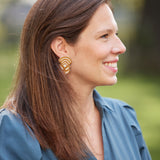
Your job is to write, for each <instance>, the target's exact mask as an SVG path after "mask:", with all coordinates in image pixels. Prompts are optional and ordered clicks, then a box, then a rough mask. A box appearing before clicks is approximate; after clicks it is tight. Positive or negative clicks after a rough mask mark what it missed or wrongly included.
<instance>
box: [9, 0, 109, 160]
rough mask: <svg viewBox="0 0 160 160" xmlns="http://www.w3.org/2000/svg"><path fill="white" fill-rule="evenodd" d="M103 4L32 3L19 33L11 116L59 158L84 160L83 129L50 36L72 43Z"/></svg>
mask: <svg viewBox="0 0 160 160" xmlns="http://www.w3.org/2000/svg"><path fill="white" fill-rule="evenodd" d="M102 3H107V1H106V0H38V1H37V2H36V3H35V4H34V6H33V7H32V8H31V10H30V12H29V14H28V16H27V18H26V21H25V23H24V27H23V32H22V35H21V45H20V61H19V65H18V71H17V80H16V83H15V88H14V90H13V91H12V94H11V96H10V97H14V98H15V100H14V102H15V105H16V110H17V113H19V114H20V116H21V118H22V120H23V122H24V123H26V124H27V125H29V127H30V128H31V129H32V130H33V133H34V134H35V136H36V138H37V139H38V141H39V143H40V145H41V147H42V148H43V149H48V148H50V149H51V150H52V151H53V152H54V154H55V155H56V156H57V158H58V159H60V160H62V159H63V160H64V159H65V160H71V159H74V160H76V159H85V155H86V152H87V150H86V147H85V143H84V142H83V135H84V134H83V133H84V132H83V127H82V125H81V123H80V120H79V119H78V118H77V113H78V112H77V110H76V108H74V107H73V106H74V105H73V104H75V99H74V96H73V95H74V91H73V90H72V88H71V87H70V83H69V82H68V80H67V78H66V76H65V75H64V74H63V73H62V71H61V70H60V68H59V64H58V57H57V56H56V54H54V52H53V51H52V50H51V48H50V45H51V42H52V41H53V39H54V38H56V37H57V36H62V37H64V38H65V40H66V41H67V42H68V43H71V44H74V43H76V41H77V39H78V37H79V34H80V33H81V32H82V31H83V30H84V28H85V27H86V26H87V25H88V23H89V20H90V19H91V17H92V16H93V14H94V13H95V11H96V10H97V8H98V7H99V6H100V5H101V4H102Z"/></svg>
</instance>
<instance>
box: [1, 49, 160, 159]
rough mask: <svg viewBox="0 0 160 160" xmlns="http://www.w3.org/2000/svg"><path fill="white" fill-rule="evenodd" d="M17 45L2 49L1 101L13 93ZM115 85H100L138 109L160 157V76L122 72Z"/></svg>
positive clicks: (105, 93)
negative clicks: (11, 88)
mask: <svg viewBox="0 0 160 160" xmlns="http://www.w3.org/2000/svg"><path fill="white" fill-rule="evenodd" d="M16 52H17V49H16V48H11V49H7V50H6V49H0V105H2V103H3V102H4V100H5V98H6V96H7V95H8V93H9V90H10V87H11V82H12V79H13V75H14V72H15V69H16V63H17V62H16V60H17V55H16V54H15V53H16ZM118 79H119V81H118V83H117V84H116V85H114V86H105V87H97V90H98V91H99V92H100V93H101V95H102V96H106V97H113V98H118V99H121V100H123V101H126V102H127V103H128V104H130V105H131V106H132V107H133V108H134V109H135V110H136V113H137V118H138V120H139V123H140V125H141V128H142V131H143V136H144V139H145V141H146V143H147V145H148V148H149V150H150V153H151V155H152V159H154V160H159V157H160V148H159V142H160V136H159V133H160V87H159V82H160V77H154V76H147V75H145V76H144V75H123V76H118Z"/></svg>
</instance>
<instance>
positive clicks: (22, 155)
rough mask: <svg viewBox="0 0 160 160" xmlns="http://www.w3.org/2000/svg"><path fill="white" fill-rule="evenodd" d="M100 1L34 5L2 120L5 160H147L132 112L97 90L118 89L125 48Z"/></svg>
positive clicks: (0, 146) (55, 0)
mask: <svg viewBox="0 0 160 160" xmlns="http://www.w3.org/2000/svg"><path fill="white" fill-rule="evenodd" d="M108 3H109V2H108V1H104V0H38V1H37V2H36V3H35V5H34V6H33V7H32V9H31V10H30V12H29V14H28V17H27V19H26V21H25V24H24V27H23V32H22V36H21V55H20V62H19V66H18V72H17V73H18V74H17V81H16V85H15V88H14V90H13V91H12V93H11V95H10V97H9V98H8V100H7V102H6V103H5V104H4V106H6V108H5V109H2V110H1V113H0V116H1V117H0V142H1V143H0V159H3V160H49V159H51V160H56V159H59V160H78V159H89V160H96V159H97V160H103V159H105V160H124V159H125V160H126V159H127V160H141V159H143V160H149V159H150V155H149V152H148V149H147V147H146V145H145V142H144V140H143V137H142V134H141V130H140V127H139V124H138V122H137V120H136V116H135V112H134V110H133V109H132V108H131V107H130V106H129V105H127V104H125V103H124V102H121V101H119V100H114V99H109V98H102V97H101V96H100V95H99V94H98V93H97V91H96V90H94V88H95V87H96V86H101V85H113V84H115V83H116V82H117V77H116V73H117V71H118V68H117V62H118V56H119V55H120V54H122V53H124V52H125V50H126V49H125V46H124V45H123V43H122V42H121V41H120V39H119V38H118V36H117V31H118V28H117V24H116V21H115V19H114V17H113V14H112V12H111V9H110V7H109V4H108Z"/></svg>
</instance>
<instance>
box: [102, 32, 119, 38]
mask: <svg viewBox="0 0 160 160" xmlns="http://www.w3.org/2000/svg"><path fill="white" fill-rule="evenodd" d="M108 36H109V34H108V33H107V34H104V35H102V36H101V38H107V37H108ZM116 36H118V33H116Z"/></svg>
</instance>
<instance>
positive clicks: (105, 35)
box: [101, 34, 109, 38]
mask: <svg viewBox="0 0 160 160" xmlns="http://www.w3.org/2000/svg"><path fill="white" fill-rule="evenodd" d="M108 36H109V34H104V35H102V36H101V38H108Z"/></svg>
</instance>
